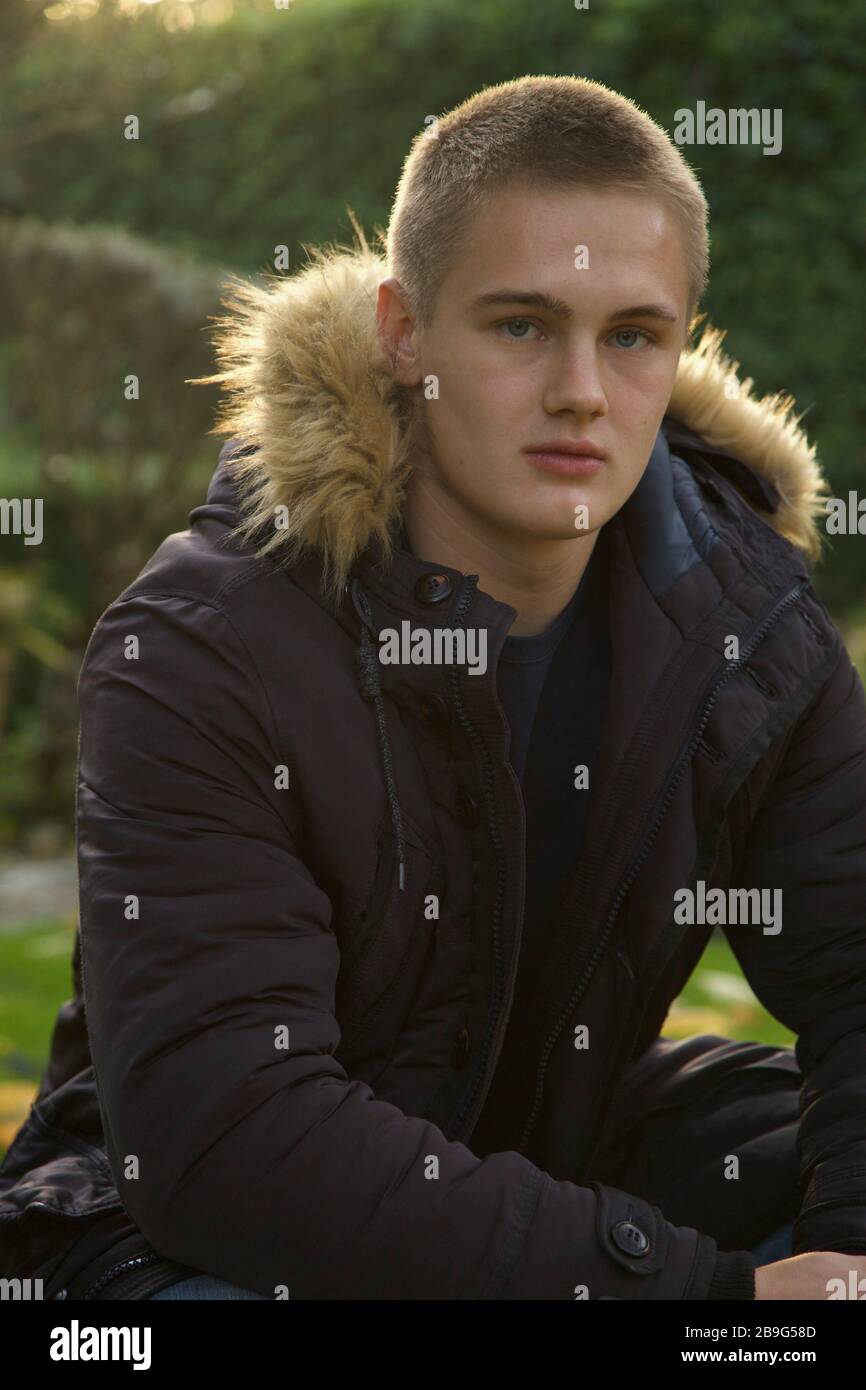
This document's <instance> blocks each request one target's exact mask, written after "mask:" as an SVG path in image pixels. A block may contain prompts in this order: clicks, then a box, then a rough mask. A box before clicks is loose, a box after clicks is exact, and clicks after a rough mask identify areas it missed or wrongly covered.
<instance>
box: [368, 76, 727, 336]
mask: <svg viewBox="0 0 866 1390" xmlns="http://www.w3.org/2000/svg"><path fill="white" fill-rule="evenodd" d="M513 180H519V181H520V182H521V183H523V184H528V185H530V186H534V187H538V188H544V187H555V188H572V187H579V186H581V185H583V186H585V187H591V188H610V189H621V190H623V191H633V192H640V193H654V194H656V195H657V196H658V197H659V198H660V199H661V200H663V201H666V202H667V204H668V205H669V206H670V207H671V209H672V210H673V212H674V214H675V215H676V216H677V218H678V220H679V225H680V228H681V231H682V239H683V245H684V250H685V257H686V270H687V276H688V284H689V299H688V306H687V314H686V319H687V323H689V322H690V321H691V320H692V319H693V316H694V314H695V311H696V309H697V307H698V305H699V303H700V301H701V298H702V296H703V293H704V290H705V289H706V285H707V280H708V276H709V263H710V253H709V235H708V232H707V218H708V207H707V200H706V198H705V197H704V194H703V191H702V189H701V186H700V184H699V183H698V180H697V177H696V176H695V174H694V172H693V171H692V169H691V168H690V166H689V164H688V163H687V162H686V160H685V159H684V158H683V156H682V154H681V153H680V151H679V149H678V148H677V147H676V145H674V144H673V142H672V141H671V139H670V137H669V136H668V134H667V132H666V131H665V130H664V129H663V128H662V127H661V126H660V125H658V124H657V123H656V122H655V121H654V120H653V119H652V117H651V116H649V115H648V114H647V113H646V112H645V111H643V110H642V109H641V108H640V107H639V106H637V105H636V104H635V102H633V101H630V100H629V99H628V97H624V96H622V95H621V94H620V93H619V92H615V91H612V90H611V89H610V88H609V87H605V86H604V84H603V83H601V82H595V81H593V80H591V79H590V78H586V77H520V78H515V79H514V80H512V81H510V82H500V83H497V84H496V85H495V86H491V87H484V88H483V89H482V90H481V91H480V92H476V93H475V95H474V96H471V97H469V98H468V99H467V100H466V101H464V102H462V103H461V104H460V105H459V106H455V107H454V108H453V109H452V110H451V111H449V112H448V113H447V114H446V115H445V116H443V117H441V118H440V119H439V120H438V121H437V122H436V123H435V125H433V126H430V127H427V128H425V130H423V131H421V132H419V134H418V135H417V136H416V137H415V139H414V140H413V142H412V145H411V148H410V150H409V153H408V154H407V156H406V159H405V161H404V164H403V170H402V173H401V175H400V181H399V183H398V185H397V190H396V194H395V197H394V203H393V206H392V209H391V217H390V221H389V224H388V230H387V235H386V251H387V259H388V273H389V274H391V275H394V276H396V277H397V279H398V280H399V281H400V282H401V284H402V285H403V286H404V288H405V290H406V292H407V294H408V296H409V299H410V301H411V305H412V310H413V313H414V314H415V316H416V318H417V319H418V321H419V322H420V323H421V325H422V326H426V325H428V324H429V323H430V321H431V319H432V318H433V313H434V310H435V305H436V299H437V296H438V292H439V289H440V286H441V284H442V281H443V280H444V278H445V276H446V274H447V273H448V270H449V268H450V266H451V265H452V264H453V263H454V261H455V260H456V259H457V258H458V256H459V255H460V252H461V249H462V247H463V245H464V244H465V242H466V239H467V237H468V233H469V228H470V225H471V221H472V218H473V215H474V214H475V213H476V212H477V210H478V209H479V207H480V206H481V204H482V203H483V201H484V200H485V198H487V197H488V196H489V195H490V194H491V193H492V192H495V191H498V190H499V189H500V188H502V187H503V185H505V184H506V183H508V182H510V181H513Z"/></svg>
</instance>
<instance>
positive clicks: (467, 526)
mask: <svg viewBox="0 0 866 1390" xmlns="http://www.w3.org/2000/svg"><path fill="white" fill-rule="evenodd" d="M403 525H404V527H405V529H406V534H407V536H408V537H409V543H410V545H411V547H412V552H413V554H414V555H416V556H417V557H418V559H419V560H427V561H429V562H430V563H431V564H441V565H448V566H449V567H450V568H451V569H456V570H460V572H461V573H463V574H477V575H478V585H479V588H481V589H483V590H484V592H485V593H487V594H489V595H490V596H491V598H494V599H496V600H497V601H498V602H500V603H507V604H509V605H510V606H511V607H512V608H515V609H516V610H517V617H516V618H515V620H514V623H513V625H512V627H511V628H510V629H509V633H508V635H509V637H534V636H535V635H536V634H537V633H540V632H544V631H545V629H546V628H548V627H550V625H551V623H553V622H554V621H555V619H556V618H557V617H558V616H559V614H560V613H561V612H562V610H563V609H564V608H565V607H566V605H567V604H568V602H569V601H570V600H571V598H573V596H574V593H575V591H576V589H577V586H578V584H579V583H580V581H581V578H582V576H583V573H584V570H585V569H586V566H587V564H588V563H589V558H590V556H591V554H592V552H593V549H594V547H595V543H596V541H597V540H598V536H599V532H598V531H592V532H589V533H588V534H587V535H585V536H576V537H575V538H574V540H572V539H571V538H569V539H568V540H560V539H558V538H555V539H548V538H546V537H538V536H528V535H526V534H521V533H518V532H513V531H505V530H504V529H503V528H501V527H497V526H495V525H492V524H491V523H490V522H489V521H486V520H485V519H484V518H480V517H478V516H475V515H473V514H470V513H467V512H466V511H465V510H463V509H462V508H461V507H460V506H459V504H458V503H457V502H456V501H455V499H453V498H451V497H446V496H444V495H443V494H442V493H441V492H440V490H439V489H438V488H437V487H435V486H431V484H430V482H429V480H427V479H425V478H423V477H421V476H419V475H413V477H412V479H411V481H410V486H409V488H408V492H407V498H406V505H405V508H404V511H403Z"/></svg>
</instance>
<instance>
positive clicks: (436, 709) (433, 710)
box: [420, 693, 451, 724]
mask: <svg viewBox="0 0 866 1390" xmlns="http://www.w3.org/2000/svg"><path fill="white" fill-rule="evenodd" d="M420 712H421V718H422V719H423V720H424V722H425V723H426V724H447V723H448V721H449V719H450V718H451V712H450V710H449V709H448V702H447V701H446V700H443V699H442V696H441V695H430V694H429V693H428V694H426V695H422V696H421V701H420Z"/></svg>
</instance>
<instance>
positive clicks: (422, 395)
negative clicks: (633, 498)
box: [378, 184, 688, 541]
mask: <svg viewBox="0 0 866 1390" xmlns="http://www.w3.org/2000/svg"><path fill="white" fill-rule="evenodd" d="M581 248H585V249H583V250H582V249H581ZM687 301H688V281H687V271H686V266H685V256H684V252H683V245H682V240H681V233H680V230H679V226H678V223H677V222H676V219H675V216H674V214H673V213H672V212H670V211H669V210H668V209H667V207H666V206H665V205H664V204H663V203H662V202H661V201H660V200H656V199H654V198H651V197H650V196H648V195H642V194H636V193H623V192H620V191H612V190H607V189H603V190H597V189H583V188H578V189H571V190H565V191H563V190H552V191H550V190H543V191H539V190H535V189H531V188H526V187H523V186H520V185H514V184H512V185H509V186H508V187H507V188H505V189H503V190H501V191H500V192H498V193H497V194H495V195H493V196H492V197H491V198H490V199H489V200H487V201H486V202H485V204H484V206H483V208H482V209H481V210H480V211H479V213H478V214H477V215H476V217H475V218H474V220H473V223H472V225H471V231H470V235H469V238H468V244H467V245H466V247H465V249H464V251H463V253H462V254H461V255H460V257H459V258H458V259H457V260H456V262H455V264H454V265H453V266H452V267H451V268H450V270H449V273H448V275H447V277H446V279H445V280H444V282H443V284H442V286H441V289H440V293H439V296H438V300H437V304H436V311H435V316H434V319H433V321H432V323H431V324H430V325H429V327H427V328H425V329H421V328H420V327H418V326H417V325H416V324H415V322H414V320H413V318H412V315H411V310H410V306H409V303H408V300H407V298H406V296H405V293H404V292H403V290H402V286H401V285H400V282H399V281H398V280H395V279H393V278H391V279H389V280H386V281H384V282H383V283H382V285H381V286H380V289H379V303H378V322H379V332H380V335H381V337H382V339H383V342H384V345H385V347H386V349H387V351H388V353H389V356H390V357H391V360H392V363H393V366H394V374H395V376H396V377H397V379H398V380H399V381H401V382H402V384H403V385H405V386H408V387H411V388H414V390H413V392H412V395H413V399H414V401H415V404H416V410H417V413H418V423H419V425H420V429H419V434H418V437H419V439H423V442H424V448H423V450H422V454H423V458H422V462H421V465H420V468H419V469H416V470H415V472H413V476H412V479H411V482H410V497H411V495H412V490H413V489H415V490H416V492H417V489H418V488H421V489H423V490H424V491H425V492H426V493H427V495H428V497H429V498H430V501H431V503H432V504H433V505H435V506H436V507H437V508H438V510H439V512H440V514H442V513H445V514H447V515H448V516H449V517H450V518H451V520H452V521H453V522H454V524H455V525H456V526H458V527H459V528H460V529H461V530H464V531H466V530H468V531H470V532H471V531H473V530H475V531H477V532H479V533H481V534H483V535H484V536H485V537H487V538H488V539H491V538H497V537H498V538H501V539H503V540H505V538H506V533H507V536H508V540H509V541H515V540H517V539H518V538H521V537H523V538H526V539H527V540H528V539H529V538H530V537H531V538H534V539H535V540H536V541H539V540H545V539H547V540H553V539H560V540H561V539H568V538H579V537H581V536H583V537H586V535H587V534H588V532H594V531H596V530H597V528H598V527H600V526H603V525H604V523H605V522H606V521H608V520H609V518H610V517H611V516H613V515H614V514H615V513H616V512H617V511H618V510H619V508H620V507H621V506H622V505H623V503H624V502H625V501H626V500H627V498H628V497H629V495H630V494H631V493H632V491H633V490H634V488H635V487H636V486H637V484H638V482H639V481H640V478H641V476H642V474H643V472H644V470H645V468H646V465H647V463H648V461H649V456H650V453H651V451H652V446H653V443H654V440H655V437H656V433H657V431H658V428H659V425H660V423H661V419H662V416H663V415H664V413H665V410H666V408H667V405H668V402H669V400H670V396H671V392H672V390H673V385H674V379H675V376H676V371H677V363H678V359H679V356H680V353H681V351H682V349H683V347H684V346H685V341H686V333H687V327H688V325H687V322H686V313H687ZM431 378H432V379H433V380H432V382H431ZM587 441H588V442H589V444H591V445H594V446H596V447H597V448H598V449H599V450H601V451H602V452H603V455H604V456H603V458H602V459H601V461H599V460H597V459H596V460H593V461H591V462H588V461H587V459H586V458H583V460H582V461H581V458H580V457H579V456H578V457H576V458H575V457H574V456H572V457H571V458H570V460H569V456H568V455H565V456H563V455H562V454H557V446H559V447H560V448H561V447H562V445H563V442H566V443H570V444H577V445H578V446H580V445H581V444H586V443H587ZM544 446H547V453H544V452H540V451H543V449H544Z"/></svg>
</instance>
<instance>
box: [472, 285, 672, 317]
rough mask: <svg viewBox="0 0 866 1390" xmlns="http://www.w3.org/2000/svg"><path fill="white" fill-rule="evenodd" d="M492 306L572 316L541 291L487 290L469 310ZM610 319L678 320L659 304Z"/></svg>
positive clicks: (624, 311)
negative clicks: (522, 307)
mask: <svg viewBox="0 0 866 1390" xmlns="http://www.w3.org/2000/svg"><path fill="white" fill-rule="evenodd" d="M492 304H525V305H527V306H529V307H532V308H535V309H546V310H547V311H548V313H550V314H553V315H554V316H555V317H556V318H560V319H570V318H573V317H574V315H573V314H572V311H571V309H570V307H569V306H568V305H567V304H566V302H565V300H564V299H557V298H556V296H555V295H550V294H545V293H544V292H543V291H542V290H512V289H502V290H489V291H488V292H487V293H486V294H479V295H478V296H476V298H475V299H473V300H472V301H471V303H470V308H471V309H486V308H488V307H489V306H490V305H492ZM609 317H610V318H611V319H663V320H664V321H665V322H666V323H676V321H677V319H678V318H679V315H678V314H674V313H672V312H671V310H670V309H666V308H664V306H663V305H661V304H632V305H630V306H629V307H628V308H626V309H617V310H615V311H614V313H612V314H610V315H609Z"/></svg>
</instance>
